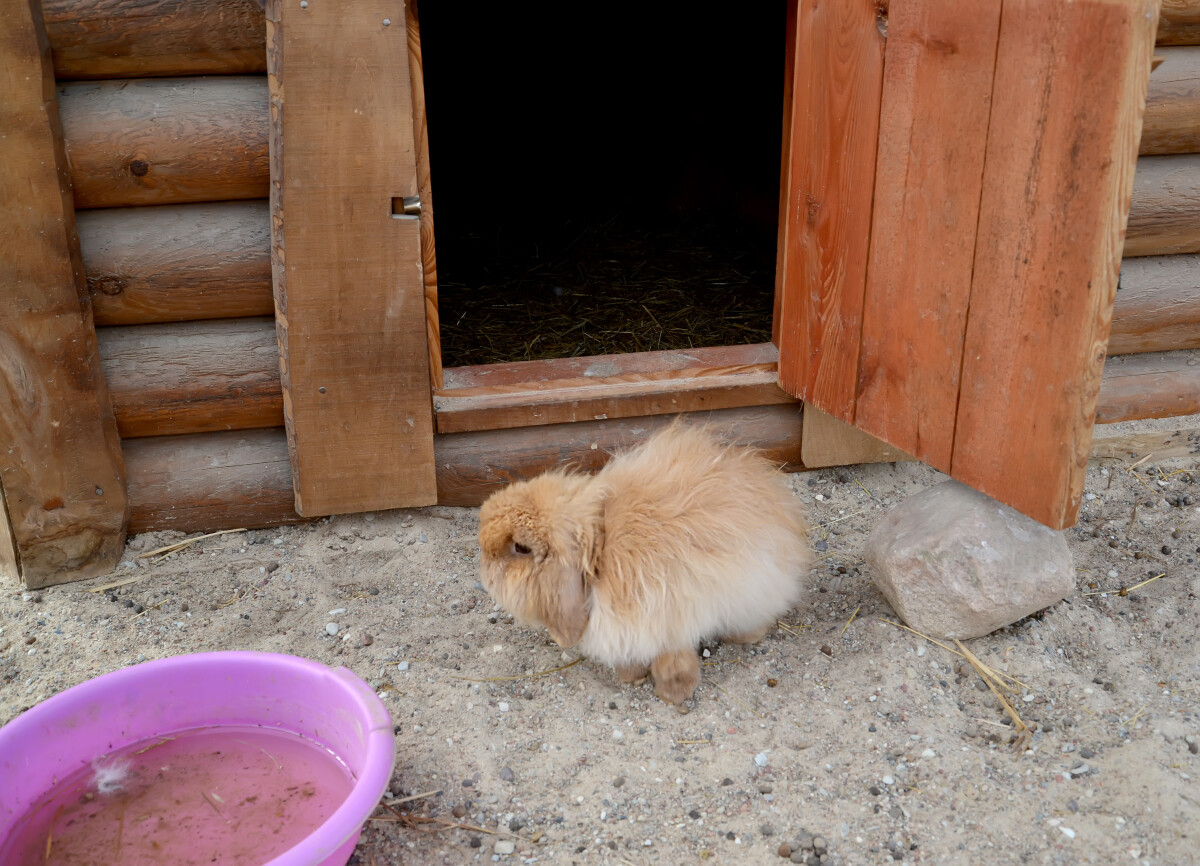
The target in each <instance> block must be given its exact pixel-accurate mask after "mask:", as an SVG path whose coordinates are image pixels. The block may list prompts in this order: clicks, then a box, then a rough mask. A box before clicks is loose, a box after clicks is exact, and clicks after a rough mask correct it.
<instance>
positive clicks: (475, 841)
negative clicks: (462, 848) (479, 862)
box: [468, 836, 483, 848]
mask: <svg viewBox="0 0 1200 866" xmlns="http://www.w3.org/2000/svg"><path fill="white" fill-rule="evenodd" d="M468 844H469V845H470V846H471V847H472V848H479V847H480V846H482V845H483V840H482V839H480V838H479V837H478V836H472V837H471V841H470V842H469V843H468Z"/></svg>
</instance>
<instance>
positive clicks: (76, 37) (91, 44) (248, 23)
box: [42, 0, 267, 79]
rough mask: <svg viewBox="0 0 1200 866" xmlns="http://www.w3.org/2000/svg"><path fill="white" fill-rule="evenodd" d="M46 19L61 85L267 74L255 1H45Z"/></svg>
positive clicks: (264, 43) (262, 25)
mask: <svg viewBox="0 0 1200 866" xmlns="http://www.w3.org/2000/svg"><path fill="white" fill-rule="evenodd" d="M42 14H43V16H44V19H45V22H46V32H47V34H48V35H49V37H50V47H51V49H53V52H54V74H55V75H56V76H57V77H58V78H60V79H63V78H143V77H151V76H163V75H205V74H209V75H236V74H244V73H252V72H266V71H267V41H266V22H265V21H264V20H263V11H262V5H261V4H260V3H257V2H255V0H205V2H204V3H196V2H192V0H88V2H86V3H81V2H79V0H44V2H43V3H42Z"/></svg>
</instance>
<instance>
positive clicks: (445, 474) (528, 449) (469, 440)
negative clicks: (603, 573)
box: [437, 403, 800, 505]
mask: <svg viewBox="0 0 1200 866" xmlns="http://www.w3.org/2000/svg"><path fill="white" fill-rule="evenodd" d="M673 417H675V416H670V415H659V416H656V417H653V418H622V419H618V420H611V421H581V422H579V423H577V424H555V425H552V426H549V427H537V428H524V429H513V430H488V431H483V432H477V433H455V434H452V435H449V436H438V437H437V469H438V504H439V505H479V504H480V503H481V502H483V500H484V499H486V498H487V497H488V496H489V495H491V494H492V493H493V492H495V491H496V490H499V489H500V488H501V487H504V486H505V485H507V484H510V483H512V482H513V481H517V480H520V479H523V478H530V477H532V476H534V475H537V474H539V473H541V472H544V471H546V470H547V469H551V468H553V467H557V466H565V465H572V466H576V467H578V468H579V469H581V470H584V471H588V472H591V471H595V470H597V469H599V468H600V467H601V466H603V465H604V464H605V463H606V462H607V461H608V459H609V457H610V456H611V455H612V453H613V451H615V450H619V449H623V448H629V447H631V446H633V445H635V444H637V443H638V442H641V441H643V440H644V439H645V438H646V437H647V436H649V435H651V434H652V433H653V432H655V431H656V430H658V429H660V428H661V427H662V426H664V425H666V424H669V423H671V421H672V419H673ZM685 417H687V418H688V419H689V420H692V421H697V422H701V423H706V424H708V425H709V426H710V427H711V428H712V429H713V430H715V431H716V432H717V433H718V434H719V435H720V436H722V437H724V438H726V439H728V440H730V441H735V442H740V443H743V444H748V445H754V446H756V447H758V448H761V449H763V450H764V451H765V453H766V454H767V455H768V456H769V457H770V458H771V459H772V460H773V461H776V462H777V463H778V464H779V465H780V466H781V467H786V468H789V469H797V468H799V466H800V407H799V405H797V404H794V403H793V404H789V405H785V406H762V407H754V408H747V409H722V410H719V411H716V412H707V413H691V414H688V415H686V416H685Z"/></svg>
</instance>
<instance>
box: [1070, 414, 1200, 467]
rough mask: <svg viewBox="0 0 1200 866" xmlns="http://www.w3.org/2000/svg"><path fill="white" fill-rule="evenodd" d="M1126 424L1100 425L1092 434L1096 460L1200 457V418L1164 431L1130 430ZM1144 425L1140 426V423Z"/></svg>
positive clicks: (1187, 420) (1154, 459)
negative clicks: (1146, 457)
mask: <svg viewBox="0 0 1200 866" xmlns="http://www.w3.org/2000/svg"><path fill="white" fill-rule="evenodd" d="M1128 426H1129V425H1126V424H1097V425H1096V432H1095V435H1093V436H1092V459H1093V460H1127V461H1130V462H1133V461H1136V460H1139V459H1140V458H1142V457H1145V456H1146V455H1150V460H1152V461H1158V460H1174V459H1178V458H1180V457H1196V456H1200V421H1197V420H1196V419H1180V423H1179V425H1178V426H1174V425H1172V426H1170V427H1168V428H1166V429H1163V430H1149V431H1146V432H1130V431H1129V430H1128V429H1127V428H1128ZM1139 426H1140V425H1139Z"/></svg>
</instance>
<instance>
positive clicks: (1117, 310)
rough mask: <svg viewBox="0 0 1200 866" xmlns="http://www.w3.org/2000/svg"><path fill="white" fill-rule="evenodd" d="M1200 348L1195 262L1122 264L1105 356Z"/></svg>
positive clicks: (1199, 278)
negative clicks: (1106, 354)
mask: <svg viewBox="0 0 1200 866" xmlns="http://www.w3.org/2000/svg"><path fill="white" fill-rule="evenodd" d="M1196 348H1200V256H1197V255H1179V256H1146V257H1143V258H1136V259H1126V260H1125V261H1123V262H1122V263H1121V288H1120V291H1118V292H1117V300H1116V304H1115V305H1114V306H1113V322H1112V330H1111V331H1110V332H1109V335H1108V354H1109V355H1110V356H1111V355H1127V354H1131V353H1133V352H1166V351H1169V350H1171V349H1196Z"/></svg>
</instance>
